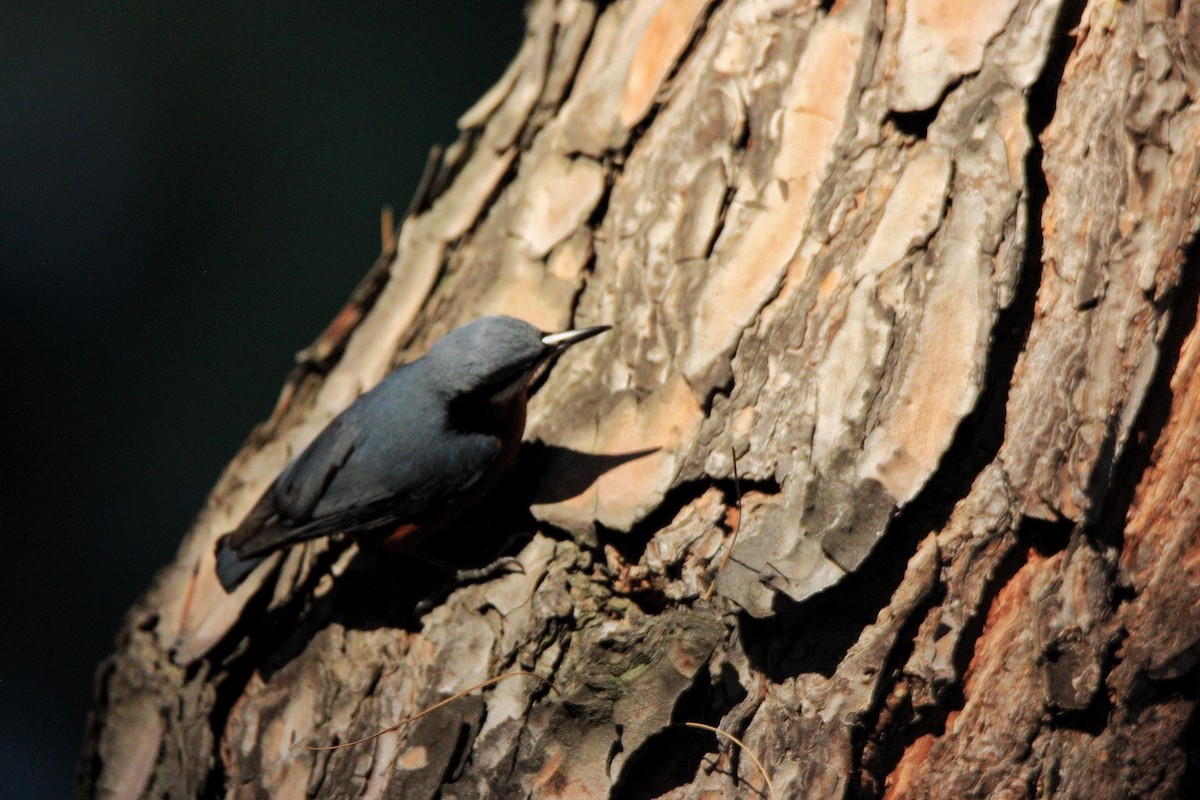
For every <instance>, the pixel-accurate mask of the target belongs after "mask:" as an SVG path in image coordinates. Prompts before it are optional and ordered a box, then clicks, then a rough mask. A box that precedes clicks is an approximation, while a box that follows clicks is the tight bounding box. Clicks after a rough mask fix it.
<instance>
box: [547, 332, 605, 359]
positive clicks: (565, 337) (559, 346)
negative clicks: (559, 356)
mask: <svg viewBox="0 0 1200 800" xmlns="http://www.w3.org/2000/svg"><path fill="white" fill-rule="evenodd" d="M611 328H612V325H593V326H592V327H590V328H576V329H575V330H573V331H563V332H562V333H547V334H546V335H545V336H543V337H542V344H544V345H546V349H547V350H548V351H549V353H550V354H554V353H561V352H562V351H563V350H566V349H567V348H568V347H570V346H571V345H573V344H579V343H580V342H582V341H583V340H584V339H590V338H592V337H593V336H597V335H599V334H601V333H604V332H605V331H607V330H610V329H611Z"/></svg>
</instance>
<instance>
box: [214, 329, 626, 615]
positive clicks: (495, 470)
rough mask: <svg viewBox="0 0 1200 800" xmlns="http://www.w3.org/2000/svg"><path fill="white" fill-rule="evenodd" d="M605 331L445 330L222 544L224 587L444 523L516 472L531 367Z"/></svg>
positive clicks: (335, 428)
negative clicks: (330, 551)
mask: <svg viewBox="0 0 1200 800" xmlns="http://www.w3.org/2000/svg"><path fill="white" fill-rule="evenodd" d="M608 329H609V326H608V325H597V326H595V327H591V328H580V329H578V330H569V331H564V332H562V333H550V334H546V333H542V332H541V331H539V330H538V329H537V328H535V327H533V326H532V325H530V324H529V323H527V322H523V321H521V320H519V319H514V318H512V317H500V316H496V317H483V318H482V319H477V320H475V321H474V322H471V323H468V324H467V325H463V326H462V327H461V328H457V329H455V330H453V331H451V332H450V333H448V334H446V335H445V336H443V337H442V338H441V339H439V340H438V341H437V342H436V343H435V344H434V345H433V347H432V348H430V350H429V353H428V354H427V355H426V356H424V357H423V358H419V359H417V360H416V361H413V362H412V363H410V364H405V365H404V366H402V367H400V368H399V369H397V370H395V371H394V372H392V373H391V374H390V375H388V376H387V377H386V378H384V379H383V380H382V381H381V382H380V383H379V385H378V386H376V387H375V388H374V389H371V390H370V391H369V392H366V393H365V394H363V395H362V396H361V397H359V398H358V399H357V400H355V401H354V402H353V403H352V404H351V405H350V406H349V407H348V408H347V409H346V410H345V411H343V412H342V413H341V414H339V415H338V416H337V417H334V419H333V420H332V421H331V422H330V423H329V425H328V426H326V427H325V429H324V430H322V431H321V433H320V434H319V435H318V436H317V438H316V439H314V440H313V442H312V444H310V445H309V446H308V447H307V448H305V449H304V451H303V452H301V453H300V455H298V456H296V458H294V459H293V460H292V461H291V463H289V464H288V465H287V467H285V468H284V470H283V472H282V473H281V474H280V475H279V477H278V478H277V479H276V480H275V482H274V483H273V484H271V486H270V488H268V489H267V491H266V492H265V493H264V494H263V496H262V498H261V499H259V501H258V503H257V504H256V505H255V506H254V508H253V509H251V511H250V513H249V514H247V515H246V519H245V520H244V521H243V522H242V524H241V525H239V526H238V527H237V529H236V530H234V531H232V532H230V533H228V534H226V535H224V536H222V537H221V538H220V540H218V542H217V577H218V578H219V579H220V581H221V585H222V586H223V587H225V590H226V591H230V592H231V591H233V590H234V589H235V588H236V587H237V586H238V585H239V584H240V583H241V582H242V581H243V580H244V579H245V578H246V576H247V575H249V574H250V572H251V571H252V570H253V569H254V568H255V567H256V566H258V564H259V563H261V562H262V561H263V559H265V558H266V557H267V556H268V555H270V554H271V553H272V552H273V551H275V550H277V549H280V548H282V547H285V546H287V545H291V544H295V543H297V542H302V541H305V540H308V539H313V538H316V537H318V536H326V535H328V534H332V533H338V532H344V533H346V534H349V535H351V536H355V537H358V538H365V539H368V540H375V541H382V542H385V543H387V544H389V545H395V544H397V543H399V542H401V541H403V542H404V543H405V544H406V545H407V544H411V543H413V542H414V541H416V540H418V539H419V538H420V537H421V535H422V534H427V533H429V532H432V531H435V530H437V529H438V528H440V527H443V526H445V525H446V524H448V523H449V522H450V521H452V520H453V519H454V518H455V517H457V516H458V515H459V514H461V513H462V512H463V511H464V510H466V509H467V508H468V507H470V506H471V504H473V503H474V502H476V501H477V500H479V498H480V497H481V496H482V495H483V494H484V493H486V492H487V490H488V489H489V488H491V487H492V485H494V484H495V482H496V481H497V479H499V478H500V476H501V475H503V474H504V472H505V471H507V470H508V468H509V467H511V466H512V464H513V461H514V460H515V459H516V455H517V449H518V447H519V446H520V442H521V434H522V433H523V432H524V430H525V405H526V402H527V400H528V390H529V384H530V382H531V380H532V379H533V376H534V375H535V374H536V372H537V370H538V368H539V367H540V366H541V365H542V364H544V363H545V362H546V361H548V360H549V359H550V358H551V357H552V356H554V355H555V354H557V353H560V352H562V351H563V350H565V349H567V348H568V347H570V346H571V345H573V344H576V343H578V342H581V341H583V340H584V339H588V338H590V337H592V336H595V335H596V334H598V333H603V332H604V331H606V330H608Z"/></svg>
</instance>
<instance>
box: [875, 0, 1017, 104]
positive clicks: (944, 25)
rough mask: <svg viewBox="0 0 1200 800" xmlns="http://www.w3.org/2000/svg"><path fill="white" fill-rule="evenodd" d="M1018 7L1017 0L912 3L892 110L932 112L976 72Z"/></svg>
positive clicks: (919, 0) (900, 48)
mask: <svg viewBox="0 0 1200 800" xmlns="http://www.w3.org/2000/svg"><path fill="white" fill-rule="evenodd" d="M1016 6H1017V2H1016V0H997V2H994V3H963V2H960V0H909V2H908V3H906V4H905V7H904V12H905V16H904V30H903V31H902V32H901V33H900V42H899V44H898V47H897V54H896V62H897V63H896V74H895V78H894V81H893V87H894V88H893V94H892V100H891V106H892V108H894V109H896V110H897V111H917V110H920V109H923V108H929V107H930V106H932V105H933V104H934V103H935V102H937V99H938V97H940V96H941V94H942V90H943V89H945V88H946V86H948V85H949V84H950V82H951V81H953V80H954V79H956V78H958V77H959V76H962V75H966V74H968V73H971V72H975V71H977V70H978V69H979V68H980V66H982V65H983V50H984V47H985V46H986V45H987V43H988V42H989V41H990V40H991V39H992V38H993V37H994V36H996V34H998V33H1000V31H1002V30H1003V29H1004V25H1005V23H1006V22H1007V21H1008V18H1009V17H1010V16H1012V13H1013V9H1015V8H1016Z"/></svg>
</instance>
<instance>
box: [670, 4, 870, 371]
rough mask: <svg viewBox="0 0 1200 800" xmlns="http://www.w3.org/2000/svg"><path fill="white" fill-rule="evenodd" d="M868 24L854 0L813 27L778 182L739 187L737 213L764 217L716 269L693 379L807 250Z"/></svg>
mask: <svg viewBox="0 0 1200 800" xmlns="http://www.w3.org/2000/svg"><path fill="white" fill-rule="evenodd" d="M865 19H866V4H865V3H863V2H861V1H860V2H852V3H847V4H846V5H845V6H843V7H840V8H839V9H838V10H837V11H835V12H834V13H831V14H830V15H829V16H828V17H826V18H825V19H823V20H822V21H821V22H820V23H818V24H817V26H816V27H815V28H814V29H813V32H812V35H811V37H810V39H809V43H808V47H807V48H806V49H805V51H804V55H803V56H802V57H801V59H800V63H799V64H798V65H797V68H796V71H795V75H794V77H793V80H792V84H791V86H790V88H789V90H788V96H787V100H786V102H785V104H784V112H783V117H782V123H781V130H780V134H779V154H778V157H777V159H776V161H775V163H774V164H773V165H772V174H771V180H769V181H768V182H767V183H766V185H765V186H759V185H756V184H755V183H754V182H753V180H752V179H751V178H749V177H747V178H745V179H743V180H742V182H741V183H740V184H739V185H738V187H737V191H736V193H735V195H734V199H733V205H734V206H735V207H736V206H737V205H738V204H749V203H754V204H761V205H762V206H763V211H762V212H761V213H759V214H756V215H755V216H754V217H753V219H752V220H751V222H750V224H749V226H748V227H747V229H746V231H745V232H744V234H743V235H742V237H741V240H740V241H739V242H737V244H736V245H735V249H734V250H733V251H731V252H729V253H728V254H727V257H726V258H723V259H722V260H721V262H720V264H717V265H713V266H712V274H711V276H710V278H709V280H708V282H707V283H706V284H705V286H704V290H703V293H702V294H701V296H700V298H699V303H698V309H697V311H698V313H696V314H695V316H694V317H693V320H694V322H693V325H692V329H691V331H690V333H691V337H690V341H689V347H688V349H687V351H686V352H685V353H684V354H683V357H682V364H683V369H684V372H685V374H687V375H688V376H689V378H692V379H693V380H702V378H703V376H704V374H705V373H706V372H707V371H708V370H709V369H710V367H711V365H712V363H713V361H714V360H715V359H716V358H718V357H719V356H720V354H721V353H722V352H724V351H725V350H726V349H727V348H728V347H729V346H730V343H731V342H733V341H735V340H736V338H737V336H738V332H739V331H740V330H741V329H742V328H743V327H744V326H745V325H747V324H748V323H749V321H750V320H751V319H753V317H754V314H755V313H756V312H757V311H758V309H759V308H760V307H761V306H762V304H763V303H765V302H766V301H767V300H768V299H769V298H770V296H771V295H772V294H773V293H775V291H776V289H777V287H778V285H779V282H780V280H781V279H782V278H783V275H784V272H785V270H786V269H787V268H788V264H789V263H790V262H791V261H792V258H793V256H794V255H795V253H796V250H797V248H798V247H799V246H800V243H801V240H802V239H803V236H804V231H805V228H806V226H807V223H808V217H809V213H810V204H811V202H812V198H813V195H814V194H815V193H816V190H817V188H818V187H819V186H820V184H821V180H822V179H823V178H824V176H825V174H826V172H827V170H828V169H829V167H830V165H831V164H832V163H833V160H834V157H835V149H834V144H835V142H836V140H837V137H838V135H839V134H840V133H841V130H842V126H843V124H844V121H845V117H846V114H847V112H848V109H849V105H850V98H851V93H852V91H853V89H854V87H855V85H856V84H855V80H854V78H855V75H856V74H857V70H858V61H859V58H860V56H861V53H862V46H863V24H864V21H865ZM785 187H786V188H785ZM801 277H803V276H795V278H796V279H799V278H801Z"/></svg>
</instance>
